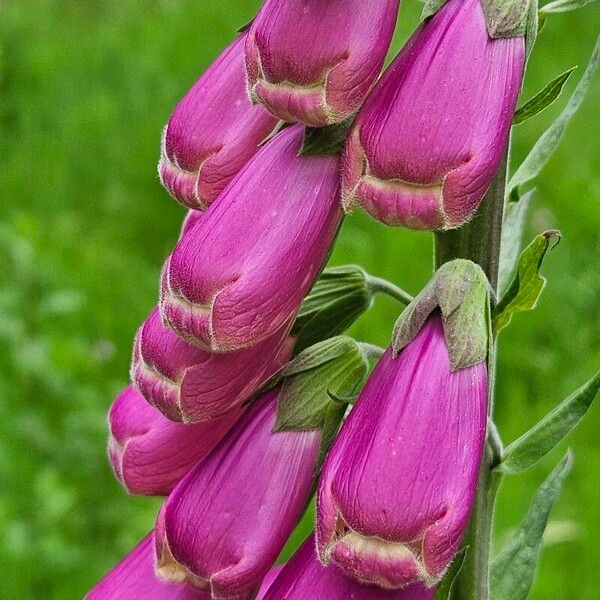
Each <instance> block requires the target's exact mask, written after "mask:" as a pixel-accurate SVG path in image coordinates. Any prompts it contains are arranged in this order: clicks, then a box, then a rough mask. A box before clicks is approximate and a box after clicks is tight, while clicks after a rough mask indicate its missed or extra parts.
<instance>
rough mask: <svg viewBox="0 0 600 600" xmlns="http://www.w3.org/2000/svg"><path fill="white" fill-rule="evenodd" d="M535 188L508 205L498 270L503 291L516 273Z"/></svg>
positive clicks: (499, 285) (503, 226) (499, 286)
mask: <svg viewBox="0 0 600 600" xmlns="http://www.w3.org/2000/svg"><path fill="white" fill-rule="evenodd" d="M535 191H536V190H535V188H534V189H533V190H531V191H529V192H527V194H525V195H524V196H523V197H522V198H520V197H517V198H516V200H515V201H511V202H509V203H508V204H507V206H506V211H505V215H504V223H503V225H502V243H501V245H500V268H499V270H498V288H499V289H500V291H501V292H502V293H504V292H505V291H506V287H507V286H508V284H509V283H510V277H511V275H512V274H513V273H514V271H515V269H516V267H517V262H518V259H519V254H520V252H521V244H522V242H523V230H524V228H525V218H526V217H527V212H528V209H529V204H530V203H531V200H532V198H533V196H534V194H535Z"/></svg>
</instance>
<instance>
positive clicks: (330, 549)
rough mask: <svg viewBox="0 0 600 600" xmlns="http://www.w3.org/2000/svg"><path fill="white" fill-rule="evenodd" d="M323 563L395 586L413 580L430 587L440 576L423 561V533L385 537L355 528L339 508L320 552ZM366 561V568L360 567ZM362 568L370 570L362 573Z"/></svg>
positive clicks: (357, 577) (371, 580)
mask: <svg viewBox="0 0 600 600" xmlns="http://www.w3.org/2000/svg"><path fill="white" fill-rule="evenodd" d="M320 556H321V559H322V560H323V562H324V564H328V563H329V561H330V559H333V561H334V562H335V564H336V565H337V566H338V567H340V568H342V569H343V570H345V571H346V572H348V573H349V574H350V575H352V576H353V577H354V578H356V579H359V580H360V581H362V582H363V583H367V584H375V585H378V586H380V587H383V588H386V589H397V588H399V587H404V586H407V585H410V584H413V583H419V582H422V583H425V584H426V585H427V586H429V587H433V586H434V585H435V584H436V583H437V581H438V580H439V577H436V576H433V575H432V574H430V573H429V572H428V571H427V568H426V566H425V564H424V561H423V536H419V537H418V538H417V539H415V540H412V541H407V542H397V541H389V540H385V539H383V538H381V537H377V536H370V535H364V534H362V533H360V532H357V531H354V530H353V529H351V528H350V527H349V525H348V524H347V523H346V521H345V520H344V518H343V516H342V515H341V514H340V513H339V512H338V514H337V517H336V522H335V528H334V532H333V535H332V538H331V540H330V541H329V543H328V544H327V545H326V546H325V547H324V548H323V550H322V551H321V552H320ZM365 564H368V565H369V569H368V570H366V569H364V568H362V567H363V566H364V565H365ZM365 572H368V573H369V576H368V577H365Z"/></svg>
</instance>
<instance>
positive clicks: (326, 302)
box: [292, 265, 373, 352]
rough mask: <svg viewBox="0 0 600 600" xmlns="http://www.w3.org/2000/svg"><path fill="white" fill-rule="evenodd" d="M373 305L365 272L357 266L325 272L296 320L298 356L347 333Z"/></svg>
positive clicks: (333, 268)
mask: <svg viewBox="0 0 600 600" xmlns="http://www.w3.org/2000/svg"><path fill="white" fill-rule="evenodd" d="M372 302H373V293H372V292H371V289H370V288H369V286H368V285H367V276H366V273H365V272H364V271H363V269H361V268H360V267H358V266H355V265H344V266H342V267H332V268H329V269H325V270H324V271H323V273H321V277H319V279H318V280H317V282H316V283H315V285H314V286H313V288H312V290H311V291H310V294H308V296H307V297H306V298H305V299H304V302H303V303H302V306H301V307H300V311H299V312H298V316H297V317H296V322H295V323H294V328H293V330H292V335H295V336H297V338H298V340H297V342H296V352H301V351H302V350H304V349H305V348H308V347H309V346H312V345H313V344H316V343H317V342H320V341H321V340H323V339H326V338H329V337H331V336H336V335H339V334H341V333H343V332H344V331H346V329H348V327H350V326H351V325H352V324H353V323H354V321H356V319H358V318H359V317H360V316H361V315H362V314H363V313H364V312H366V311H367V310H369V308H370V306H371V304H372Z"/></svg>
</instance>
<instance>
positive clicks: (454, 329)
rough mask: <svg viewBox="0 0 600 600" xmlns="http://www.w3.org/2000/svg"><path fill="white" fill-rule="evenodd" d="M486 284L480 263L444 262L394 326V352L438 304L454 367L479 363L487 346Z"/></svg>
mask: <svg viewBox="0 0 600 600" xmlns="http://www.w3.org/2000/svg"><path fill="white" fill-rule="evenodd" d="M489 299H490V286H489V283H488V280H487V277H486V276H485V273H484V272H483V270H482V269H481V267H480V266H479V265H477V264H475V263H474V262H472V261H470V260H465V259H456V260H452V261H450V262H447V263H444V264H443V265H442V266H441V267H440V268H439V269H438V270H437V272H436V273H435V274H434V276H433V277H432V279H431V280H430V281H429V283H428V284H427V285H426V286H425V287H424V288H423V290H422V291H421V293H420V294H418V296H417V297H416V298H415V299H414V300H413V301H412V302H411V303H410V304H409V305H408V306H407V307H406V309H405V310H404V311H403V312H402V314H401V315H400V317H399V318H398V320H397V321H396V324H395V326H394V333H393V336H392V346H393V349H394V354H395V355H397V354H398V353H399V352H400V351H401V350H402V348H404V347H406V346H407V345H408V344H409V343H410V342H411V341H412V340H413V339H414V338H415V336H416V335H417V333H419V331H420V330H421V327H423V324H424V323H425V321H426V320H427V318H428V317H429V315H430V314H431V313H432V312H433V311H434V310H435V309H436V308H439V310H440V312H441V313H442V321H443V325H444V335H445V337H446V343H447V345H448V351H449V353H450V362H451V364H452V369H453V370H454V371H456V370H458V369H464V368H467V367H470V366H472V365H476V364H479V363H480V362H483V361H484V360H486V359H487V356H488V350H489Z"/></svg>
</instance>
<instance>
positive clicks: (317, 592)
mask: <svg viewBox="0 0 600 600" xmlns="http://www.w3.org/2000/svg"><path fill="white" fill-rule="evenodd" d="M433 595H434V592H433V590H430V589H428V588H426V587H425V586H423V585H412V586H409V587H406V588H403V589H401V590H394V591H390V590H384V589H383V588H381V587H376V586H373V585H365V584H362V583H359V582H358V581H356V580H355V579H352V578H351V577H347V576H346V575H344V574H343V573H342V571H341V570H340V569H338V568H337V567H335V566H333V565H331V566H329V567H323V565H322V564H321V563H320V562H319V559H318V558H317V555H316V553H315V544H314V540H313V537H312V536H311V537H310V538H309V539H308V540H306V542H304V544H303V545H302V546H301V547H300V549H299V550H298V551H297V552H296V554H295V555H294V557H293V558H292V559H291V560H290V561H289V562H288V563H287V565H285V567H284V568H283V570H282V572H281V573H280V574H279V576H278V577H277V579H276V580H275V582H274V583H272V584H271V586H270V587H269V589H268V591H267V593H266V595H265V597H264V600H283V599H285V600H433Z"/></svg>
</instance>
